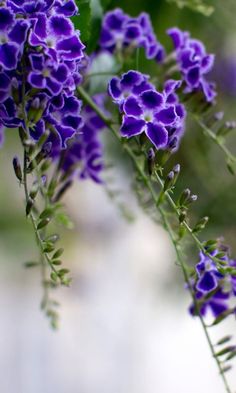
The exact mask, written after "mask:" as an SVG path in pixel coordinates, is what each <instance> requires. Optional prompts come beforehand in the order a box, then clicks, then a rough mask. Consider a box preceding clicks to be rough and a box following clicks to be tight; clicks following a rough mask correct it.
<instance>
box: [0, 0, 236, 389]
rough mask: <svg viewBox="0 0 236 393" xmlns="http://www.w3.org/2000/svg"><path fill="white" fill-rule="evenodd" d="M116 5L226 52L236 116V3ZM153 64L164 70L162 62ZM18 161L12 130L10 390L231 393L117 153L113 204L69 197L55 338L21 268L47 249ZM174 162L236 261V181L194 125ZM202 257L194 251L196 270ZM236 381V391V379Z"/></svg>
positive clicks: (225, 105)
mask: <svg viewBox="0 0 236 393" xmlns="http://www.w3.org/2000/svg"><path fill="white" fill-rule="evenodd" d="M116 6H119V7H121V8H123V9H124V11H126V12H127V13H129V14H131V15H134V16H136V15H138V14H139V13H140V12H142V11H146V12H148V13H149V14H150V16H151V19H152V22H153V25H154V28H155V31H156V33H157V37H158V38H159V40H160V41H161V42H162V43H163V44H164V45H165V46H166V47H167V48H168V49H169V50H171V42H170V40H169V39H168V37H167V36H166V35H165V30H166V29H167V28H168V27H171V26H178V27H180V28H181V29H186V30H189V31H190V32H191V34H192V36H193V37H196V38H199V39H201V40H203V42H204V43H205V45H206V47H207V50H208V52H212V53H216V66H215V70H214V71H213V74H212V78H213V79H215V80H216V81H217V85H218V91H219V97H218V106H217V108H216V111H217V110H224V111H225V113H226V115H225V117H226V119H227V120H235V119H236V113H235V109H234V108H235V104H236V44H235V42H236V28H235V15H236V3H235V1H234V0H227V2H222V1H221V0H218V1H216V0H215V1H214V6H215V12H214V14H213V15H212V16H211V17H209V18H207V17H204V16H202V15H201V14H199V13H195V12H192V11H191V10H188V9H182V10H179V9H178V8H177V7H176V6H175V4H168V3H167V2H166V1H164V0H163V1H161V0H156V1H153V0H145V1H144V0H136V1H135V2H133V1H127V0H126V1H125V0H119V1H118V0H117V1H115V0H114V1H113V2H112V4H111V7H110V8H114V7H116ZM146 67H149V68H150V72H152V73H154V72H155V68H154V67H156V66H155V64H154V63H152V62H150V64H149V65H146ZM235 141H236V138H235V131H232V135H231V136H229V139H228V143H229V146H230V148H231V149H232V150H234V151H235V148H236V142H235ZM109 146H110V145H109ZM113 147H114V146H113ZM111 148H112V146H111ZM17 153H19V154H20V146H19V144H18V137H17V135H16V134H14V132H10V131H9V132H8V133H7V134H6V141H5V144H4V148H3V149H1V151H0V166H1V171H0V184H1V193H0V310H1V314H0V380H1V392H2V393H15V392H17V393H33V392H34V393H42V392H43V393H54V392H56V393H154V392H155V393H156V392H160V393H175V392H179V391H180V392H182V393H189V392H191V393H199V392H201V393H205V392H214V393H223V392H224V389H223V385H222V382H221V380H220V378H219V376H218V375H217V369H216V365H215V363H214V360H212V359H211V355H210V351H209V348H208V346H207V344H206V340H205V337H204V334H203V331H202V329H201V327H200V324H199V322H198V320H197V319H193V318H191V317H190V316H189V314H188V311H187V309H188V306H189V302H190V299H189V294H188V293H187V291H186V290H184V283H183V280H182V277H181V272H180V270H179V268H178V266H177V265H176V263H175V255H174V251H173V249H172V247H171V244H170V242H169V239H168V235H167V234H166V233H165V232H164V230H163V229H162V228H161V227H158V226H157V225H156V224H155V223H153V222H152V221H151V219H150V218H149V217H147V215H145V214H144V213H143V212H142V211H141V209H140V207H139V206H138V204H137V201H136V198H135V195H134V193H133V191H132V182H133V178H132V172H131V169H130V165H129V163H127V165H128V168H129V170H128V171H127V165H126V163H124V165H122V166H120V164H119V160H120V157H119V153H117V154H116V157H115V161H114V162H113V168H112V169H111V170H110V172H109V173H108V174H105V176H107V180H109V182H108V186H109V187H111V189H112V190H119V195H118V194H117V196H116V197H115V198H113V199H112V198H111V197H110V192H109V188H108V189H107V188H106V187H102V186H98V185H95V184H92V182H90V181H83V182H78V183H76V184H74V186H73V189H71V191H70V192H69V193H68V195H67V197H66V198H65V205H66V209H67V211H68V213H69V216H70V217H71V219H72V220H73V222H74V223H75V226H74V228H73V229H71V230H63V229H61V232H62V234H63V244H61V245H62V246H63V247H64V248H65V250H66V252H65V256H64V260H65V261H66V265H67V266H68V267H69V268H70V269H71V274H72V276H73V282H72V285H71V287H70V288H69V289H68V288H62V289H60V290H57V291H56V292H55V298H56V299H57V300H58V301H59V302H60V303H61V305H62V306H61V308H60V315H61V321H60V329H59V331H57V332H53V331H52V330H50V328H49V326H48V321H47V320H46V319H45V317H44V315H42V313H41V312H40V310H39V304H40V299H41V296H42V288H41V284H40V272H39V271H38V270H37V268H36V269H29V270H26V269H25V268H24V266H23V262H24V261H26V260H32V258H37V249H36V245H35V241H34V236H33V234H32V231H31V226H30V224H29V223H28V222H26V220H25V217H24V211H23V209H24V202H23V190H22V189H20V187H19V185H18V184H17V182H16V180H15V177H14V174H13V170H12V164H11V160H12V157H13V156H14V155H15V154H17ZM108 155H109V160H110V159H111V156H112V154H111V152H110V154H108ZM173 162H175V163H176V162H180V163H181V166H182V168H183V170H182V175H181V180H180V182H179V185H178V187H179V189H182V188H183V187H186V186H188V187H189V188H190V189H191V190H192V191H193V193H197V194H198V195H199V201H198V202H197V203H196V205H195V207H194V209H193V213H192V216H193V217H192V218H193V220H194V219H196V218H197V217H199V216H203V215H208V216H210V222H209V226H208V230H207V231H205V232H204V236H205V237H206V238H210V237H216V236H221V235H223V236H224V238H225V242H226V243H228V244H230V245H231V246H232V254H234V255H236V242H235V232H236V226H235V221H236V220H235V219H236V209H235V191H236V181H235V177H234V176H232V175H231V174H230V173H229V172H228V171H227V168H226V164H225V160H224V156H223V155H222V153H221V151H220V150H219V149H218V147H217V146H214V144H213V143H212V142H210V141H208V140H207V139H206V137H204V136H203V134H202V132H201V131H200V129H199V127H196V125H194V124H192V123H190V122H189V123H188V127H187V130H186V134H185V136H184V138H183V141H182V144H181V148H180V150H179V151H178V153H177V154H176V155H175V156H174V157H173ZM110 180H112V182H110ZM125 216H126V217H127V216H128V217H129V218H131V217H132V220H131V219H129V221H127V219H126V218H125ZM61 243H62V242H61ZM196 258H197V253H196V250H193V253H192V254H190V255H189V259H190V262H193V263H195V262H196ZM233 331H235V322H234V321H228V322H226V323H223V324H222V326H220V327H219V328H215V329H212V335H213V338H215V340H216V341H217V340H218V339H219V338H220V337H221V336H222V335H223V334H227V333H228V332H229V333H232V332H233ZM235 340H236V337H235ZM229 380H230V381H231V382H232V384H234V386H236V377H235V372H234V371H232V372H231V373H229Z"/></svg>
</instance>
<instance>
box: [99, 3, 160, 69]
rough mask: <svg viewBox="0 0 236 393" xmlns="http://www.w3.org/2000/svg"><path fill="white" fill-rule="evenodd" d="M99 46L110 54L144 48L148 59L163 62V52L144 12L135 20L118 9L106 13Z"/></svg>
mask: <svg viewBox="0 0 236 393" xmlns="http://www.w3.org/2000/svg"><path fill="white" fill-rule="evenodd" d="M100 46H101V48H102V49H105V50H108V51H110V52H112V53H113V52H114V51H118V52H119V51H124V50H126V49H130V50H133V49H136V48H140V47H142V48H144V50H145V54H146V57H147V58H148V59H155V60H156V61H158V62H160V61H162V60H163V58H164V55H165V52H164V48H163V46H162V45H161V44H160V43H159V42H158V41H157V39H156V36H155V34H154V32H153V28H152V24H151V21H150V17H149V15H148V14H146V13H145V12H143V13H141V14H140V15H139V16H138V17H137V18H132V17H130V16H129V15H127V14H125V13H124V12H123V11H122V10H121V9H120V8H116V9H115V10H113V11H110V12H107V14H106V15H105V17H104V19H103V24H102V31H101V38H100Z"/></svg>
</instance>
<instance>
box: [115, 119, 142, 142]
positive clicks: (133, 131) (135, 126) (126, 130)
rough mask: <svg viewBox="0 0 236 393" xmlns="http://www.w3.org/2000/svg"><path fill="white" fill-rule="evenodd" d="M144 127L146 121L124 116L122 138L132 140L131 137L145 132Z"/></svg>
mask: <svg viewBox="0 0 236 393" xmlns="http://www.w3.org/2000/svg"><path fill="white" fill-rule="evenodd" d="M144 127H145V121H144V120H140V119H136V118H135V117H132V116H124V118H123V123H122V126H121V129H120V131H121V134H122V136H126V137H128V138H130V137H131V136H134V135H139V134H141V133H142V132H143V130H144Z"/></svg>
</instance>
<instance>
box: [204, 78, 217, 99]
mask: <svg viewBox="0 0 236 393" xmlns="http://www.w3.org/2000/svg"><path fill="white" fill-rule="evenodd" d="M201 86H202V89H203V92H204V95H205V97H206V100H207V102H212V101H213V100H214V98H215V97H216V95H217V93H216V91H215V85H214V83H210V82H207V81H206V80H205V79H203V78H202V80H201Z"/></svg>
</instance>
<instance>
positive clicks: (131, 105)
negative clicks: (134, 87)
mask: <svg viewBox="0 0 236 393" xmlns="http://www.w3.org/2000/svg"><path fill="white" fill-rule="evenodd" d="M123 110H124V112H125V113H126V115H128V116H134V117H135V116H140V115H141V114H142V113H143V111H142V109H141V107H140V105H139V102H138V100H137V99H136V98H135V97H132V96H131V97H128V98H127V99H126V100H125V103H124V106H123Z"/></svg>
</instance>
